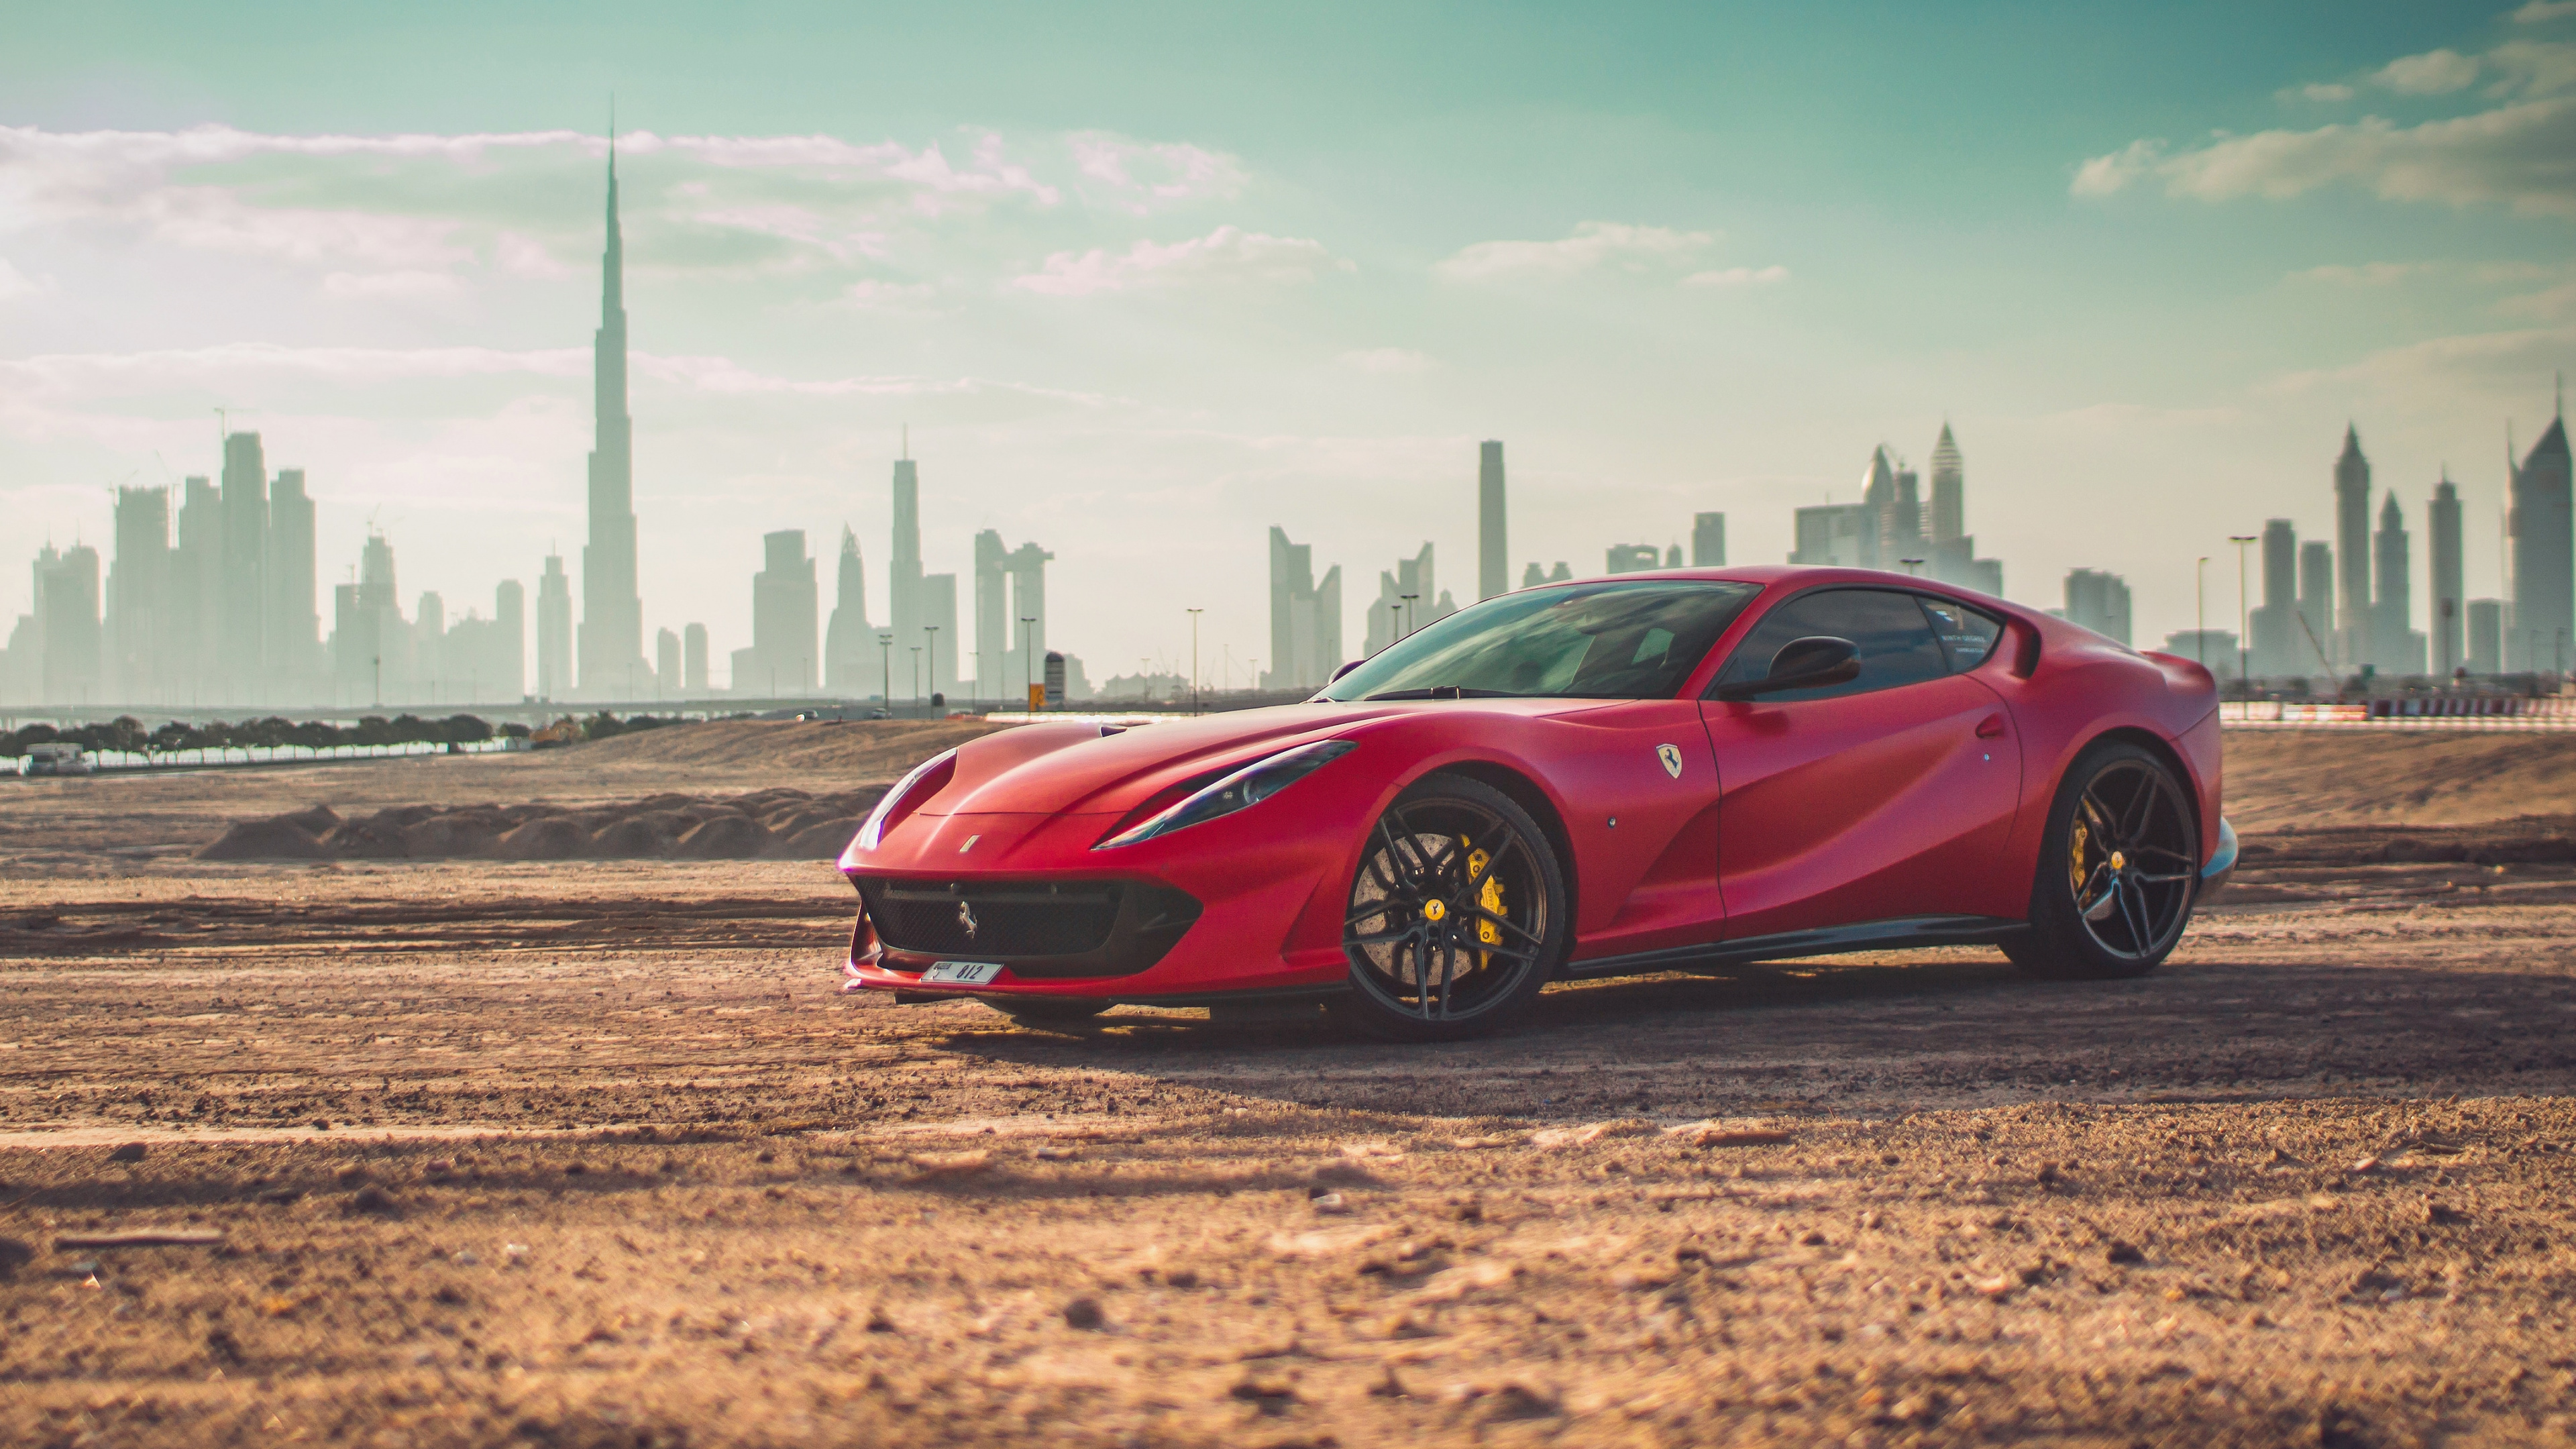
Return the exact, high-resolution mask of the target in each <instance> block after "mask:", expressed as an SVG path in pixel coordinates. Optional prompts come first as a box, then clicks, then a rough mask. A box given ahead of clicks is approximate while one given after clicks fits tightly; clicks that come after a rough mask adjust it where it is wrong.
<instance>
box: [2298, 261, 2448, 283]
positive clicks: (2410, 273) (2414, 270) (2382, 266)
mask: <svg viewBox="0 0 2576 1449" xmlns="http://www.w3.org/2000/svg"><path fill="white" fill-rule="evenodd" d="M2436 270H2439V268H2438V266H2437V264H2435V263H2433V262H2363V263H2362V264H2360V265H2359V266H2345V265H2342V264H2340V263H2328V264H2327V265H2325V266H2322V267H2310V268H2308V269H2307V270H2305V271H2299V272H2292V273H2291V274H2290V280H2291V281H2294V282H2320V283H2323V284H2325V285H2327V286H2330V287H2393V286H2395V285H2397V284H2398V283H2399V282H2402V281H2404V280H2406V279H2407V278H2408V277H2417V276H2422V275H2423V274H2425V273H2427V272H2431V271H2436Z"/></svg>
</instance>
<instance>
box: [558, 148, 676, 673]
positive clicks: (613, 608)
mask: <svg viewBox="0 0 2576 1449" xmlns="http://www.w3.org/2000/svg"><path fill="white" fill-rule="evenodd" d="M591 392H592V427H593V429H594V442H593V445H592V448H591V452H590V539H589V541H588V542H587V543H584V544H583V545H582V549H581V658H580V666H581V680H580V685H581V689H582V691H583V692H584V693H586V694H589V695H592V696H594V697H598V698H605V699H613V698H617V697H620V696H622V695H626V694H631V693H632V692H634V690H635V689H636V687H637V686H638V685H640V684H641V683H642V682H643V678H644V675H645V672H646V670H647V669H648V668H649V666H648V665H647V664H646V663H645V662H644V601H643V599H642V597H641V596H640V595H638V593H637V592H636V584H635V422H634V420H633V419H632V418H630V417H628V416H627V414H626V247H625V242H624V240H623V238H622V237H621V236H620V234H619V232H618V227H617V149H616V144H615V142H614V141H611V143H610V146H609V152H608V243H607V247H606V249H605V250H604V251H603V252H602V253H601V255H600V263H599V331H598V332H597V333H596V334H595V335H594V336H593V338H592V341H591ZM539 599H540V602H539V614H540V616H541V617H542V615H543V612H544V605H543V595H542V594H541V595H540V596H539ZM542 652H543V651H542V649H541V650H540V653H542ZM540 667H541V668H542V666H540Z"/></svg>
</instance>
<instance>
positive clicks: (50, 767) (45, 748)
mask: <svg viewBox="0 0 2576 1449" xmlns="http://www.w3.org/2000/svg"><path fill="white" fill-rule="evenodd" d="M97 768H98V764H97V762H96V761H94V760H92V759H91V758H90V757H89V752H88V751H87V750H84V749H82V748H81V747H80V746H78V745H74V744H65V743H62V742H59V741H57V742H53V743H49V744H42V745H29V746H28V747H27V769H26V773H28V774H30V775H86V774H88V773H90V772H91V771H93V770H95V769H97Z"/></svg>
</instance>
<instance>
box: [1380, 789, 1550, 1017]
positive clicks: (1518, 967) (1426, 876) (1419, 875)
mask: <svg viewBox="0 0 2576 1449" xmlns="http://www.w3.org/2000/svg"><path fill="white" fill-rule="evenodd" d="M1348 902H1349V904H1348V906H1347V908H1346V909H1345V910H1344V912H1343V916H1342V950H1343V954H1344V955H1346V956H1347V957H1349V959H1350V963H1351V978H1350V979H1351V991H1350V994H1349V995H1347V996H1344V997H1339V998H1336V999H1335V1001H1334V1003H1333V1007H1332V1011H1333V1016H1334V1018H1335V1019H1336V1020H1338V1021H1340V1022H1341V1023H1343V1024H1344V1025H1346V1026H1348V1027H1350V1028H1352V1029H1353V1030H1356V1031H1360V1032H1364V1033H1366V1034H1368V1035H1370V1036H1374V1037H1378V1038H1381V1039H1383V1040H1388V1041H1456V1040H1460V1039H1462V1038H1466V1037H1471V1036H1481V1035H1483V1034H1485V1033H1487V1032H1491V1031H1496V1030H1499V1029H1501V1028H1503V1027H1505V1026H1507V1025H1509V1024H1510V1023H1511V1022H1512V1021H1514V1020H1515V1019H1517V1018H1518V1017H1519V1016H1520V1015H1521V1014H1522V1013H1524V1012H1526V1011H1527V1010H1528V1009H1529V1006H1530V1003H1531V1002H1532V1001H1534V1000H1536V999H1537V997H1538V993H1539V989H1540V988H1541V987H1543V986H1545V985H1546V984H1547V981H1548V977H1549V976H1550V975H1552V974H1553V973H1554V972H1555V970H1556V966H1557V963H1558V962H1559V961H1561V960H1562V959H1563V958H1564V956H1565V948H1566V943H1567V941H1568V940H1569V939H1570V936H1571V932H1572V923H1571V922H1570V921H1569V920H1568V919H1567V918H1566V892H1565V875H1564V872H1563V870H1562V869H1561V868H1560V867H1559V866H1558V864H1557V859H1556V852H1555V850H1554V849H1553V848H1552V847H1550V846H1549V844H1548V841H1547V835H1546V833H1545V832H1543V831H1541V830H1540V829H1539V827H1538V822H1537V821H1535V820H1532V819H1531V818H1530V815H1529V812H1528V811H1526V810H1523V809H1522V808H1521V807H1520V806H1519V805H1518V804H1516V803H1515V802H1514V801H1513V800H1512V798H1511V797H1510V796H1508V795H1505V794H1504V793H1502V792H1501V791H1500V790H1496V789H1494V788H1493V787H1492V786H1490V785H1486V784H1483V783H1480V782H1478V781H1475V780H1470V779H1466V778H1464V777H1463V776H1456V775H1434V776H1431V777H1430V778H1428V779H1426V780H1423V781H1421V782H1420V783H1418V784H1416V785H1414V786H1413V787H1412V788H1410V789H1408V790H1406V791H1405V792H1404V793H1403V794H1402V795H1400V796H1398V797H1396V801H1395V803H1394V804H1393V805H1390V806H1388V807H1387V811H1386V814H1385V815H1384V816H1383V817H1381V818H1380V819H1379V820H1378V822H1377V824H1376V826H1375V827H1374V828H1373V829H1371V831H1370V832H1369V839H1368V844H1367V847H1366V848H1365V850H1364V851H1363V853H1362V854H1361V857H1360V868H1359V873H1358V874H1357V875H1356V876H1355V877H1353V879H1352V881H1351V890H1350V895H1349V897H1348Z"/></svg>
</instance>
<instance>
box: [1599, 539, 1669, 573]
mask: <svg viewBox="0 0 2576 1449" xmlns="http://www.w3.org/2000/svg"><path fill="white" fill-rule="evenodd" d="M1663 566H1664V555H1663V550H1661V549H1659V548H1657V547H1655V546H1654V545H1653V544H1651V543H1614V544H1612V545H1610V547H1609V548H1608V549H1606V550H1604V551H1603V554H1602V562H1601V571H1602V572H1603V573H1605V574H1634V573H1644V572H1645V571H1647V570H1648V569H1659V568H1662V567H1663Z"/></svg>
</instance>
